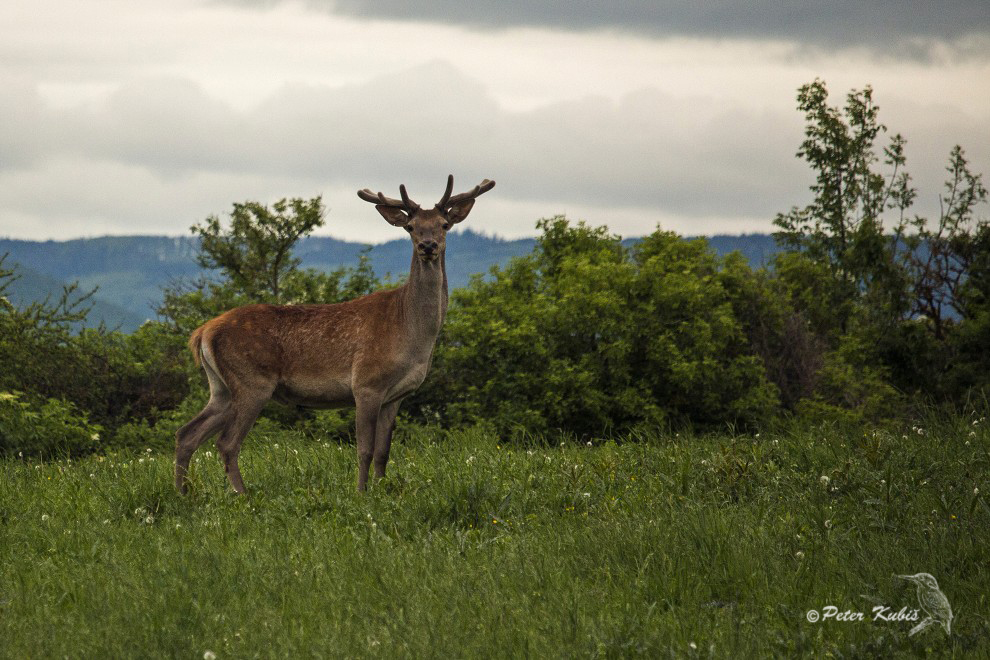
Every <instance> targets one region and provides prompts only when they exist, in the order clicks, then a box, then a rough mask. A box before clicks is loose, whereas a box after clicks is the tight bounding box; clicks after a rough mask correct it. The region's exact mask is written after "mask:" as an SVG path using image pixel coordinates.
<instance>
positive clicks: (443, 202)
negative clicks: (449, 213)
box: [437, 174, 454, 210]
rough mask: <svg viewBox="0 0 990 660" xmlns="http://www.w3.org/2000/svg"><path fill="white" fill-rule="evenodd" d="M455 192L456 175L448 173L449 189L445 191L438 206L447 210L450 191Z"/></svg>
mask: <svg viewBox="0 0 990 660" xmlns="http://www.w3.org/2000/svg"><path fill="white" fill-rule="evenodd" d="M452 192H454V175H453V174H448V175H447V190H445V191H444V193H443V197H441V198H440V201H439V202H437V208H438V209H441V210H446V208H447V202H448V201H450V193H452Z"/></svg>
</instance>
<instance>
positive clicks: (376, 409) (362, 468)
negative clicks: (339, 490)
mask: <svg viewBox="0 0 990 660" xmlns="http://www.w3.org/2000/svg"><path fill="white" fill-rule="evenodd" d="M355 407H356V408H357V410H356V413H355V417H356V423H355V426H356V427H357V456H358V481H357V489H358V491H365V490H367V489H368V470H369V468H370V467H371V459H372V458H373V457H374V455H375V430H376V428H377V427H378V415H379V413H380V412H381V408H382V399H381V397H380V396H373V395H368V396H363V397H360V398H357V400H356V406H355Z"/></svg>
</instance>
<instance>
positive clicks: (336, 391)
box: [272, 379, 354, 408]
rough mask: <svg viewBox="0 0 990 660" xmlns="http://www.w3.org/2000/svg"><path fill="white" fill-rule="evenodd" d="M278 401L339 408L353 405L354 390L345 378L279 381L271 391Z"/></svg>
mask: <svg viewBox="0 0 990 660" xmlns="http://www.w3.org/2000/svg"><path fill="white" fill-rule="evenodd" d="M272 398H273V399H275V400H276V401H278V402H279V403H285V404H288V405H292V406H303V407H306V408H339V407H343V406H353V405H354V392H353V390H352V389H351V384H350V382H349V381H347V380H336V379H332V380H322V381H319V382H316V381H314V382H307V381H304V380H300V381H290V382H285V383H279V385H278V386H277V387H276V388H275V392H274V393H272Z"/></svg>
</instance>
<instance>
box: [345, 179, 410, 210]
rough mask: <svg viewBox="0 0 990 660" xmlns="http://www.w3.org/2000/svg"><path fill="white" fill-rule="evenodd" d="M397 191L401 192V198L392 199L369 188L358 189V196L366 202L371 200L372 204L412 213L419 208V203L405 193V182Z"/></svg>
mask: <svg viewBox="0 0 990 660" xmlns="http://www.w3.org/2000/svg"><path fill="white" fill-rule="evenodd" d="M399 192H400V193H401V194H402V199H401V200H399V199H392V198H391V197H386V196H385V194H384V193H380V192H378V193H375V192H372V191H371V190H370V189H369V188H365V189H364V190H359V191H358V197H360V198H361V199H363V200H364V201H366V202H371V203H372V204H379V205H381V206H392V207H395V208H397V209H402V210H403V211H405V212H407V213H409V214H412V213H414V212H416V211H418V210H419V204H417V203H416V202H414V201H412V200H411V199H409V195H407V194H406V186H405V184H403V185H401V186H399Z"/></svg>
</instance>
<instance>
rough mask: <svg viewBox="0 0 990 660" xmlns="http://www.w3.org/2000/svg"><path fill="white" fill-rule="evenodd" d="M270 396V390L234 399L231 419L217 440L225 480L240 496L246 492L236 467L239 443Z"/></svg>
mask: <svg viewBox="0 0 990 660" xmlns="http://www.w3.org/2000/svg"><path fill="white" fill-rule="evenodd" d="M272 389H274V388H272ZM270 395H271V390H269V391H267V392H266V394H265V396H260V395H258V396H253V397H251V398H241V399H238V398H236V397H235V399H234V402H233V403H232V404H231V410H232V411H233V414H232V419H231V421H230V423H229V424H227V425H226V426H225V427H224V428H223V430H222V431H220V437H218V438H217V451H218V452H219V454H220V457H221V458H222V459H223V468H224V471H225V472H226V473H227V479H228V480H229V481H230V485H231V486H233V488H234V490H235V491H237V492H238V493H240V494H242V495H243V494H245V493H247V490H246V489H245V488H244V480H243V479H242V478H241V470H240V468H238V466H237V457H238V455H239V454H240V453H241V443H243V442H244V437H245V436H246V435H247V433H248V431H250V430H251V427H252V426H254V422H255V420H257V419H258V415H259V414H261V409H262V408H264V407H265V403H267V402H268V399H269V397H270Z"/></svg>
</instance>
